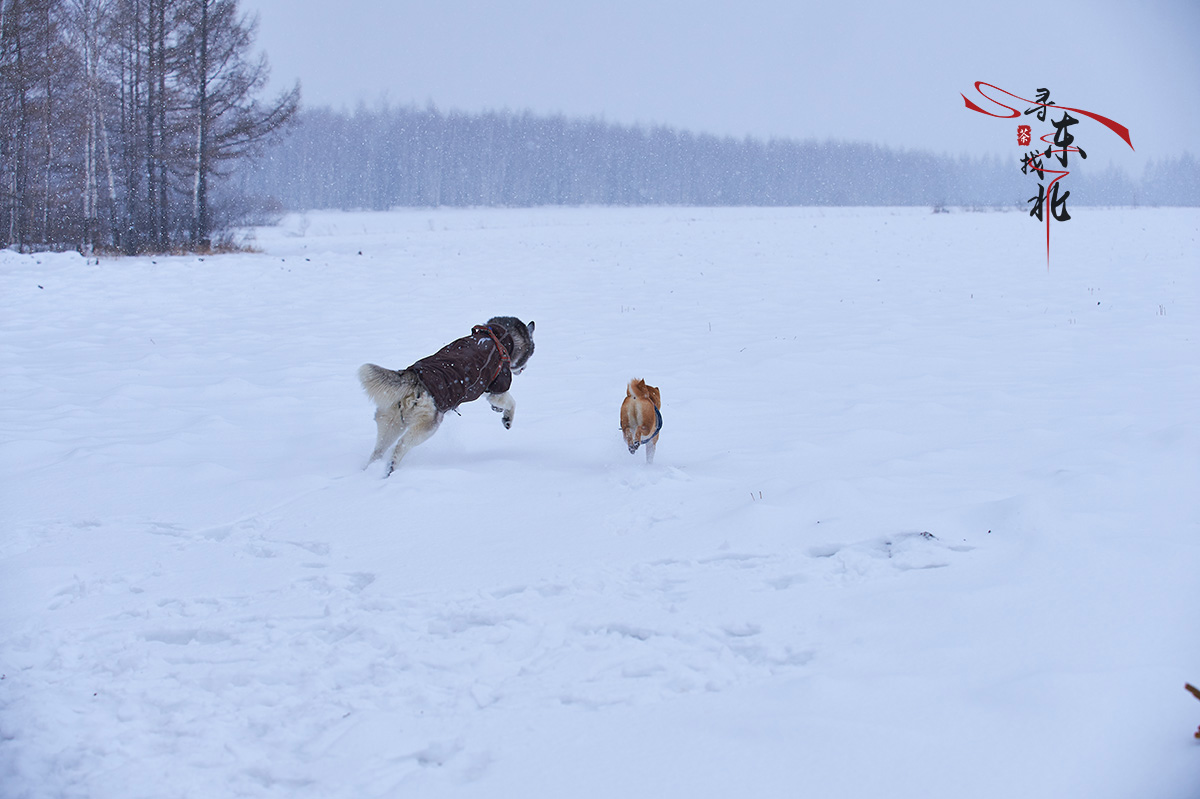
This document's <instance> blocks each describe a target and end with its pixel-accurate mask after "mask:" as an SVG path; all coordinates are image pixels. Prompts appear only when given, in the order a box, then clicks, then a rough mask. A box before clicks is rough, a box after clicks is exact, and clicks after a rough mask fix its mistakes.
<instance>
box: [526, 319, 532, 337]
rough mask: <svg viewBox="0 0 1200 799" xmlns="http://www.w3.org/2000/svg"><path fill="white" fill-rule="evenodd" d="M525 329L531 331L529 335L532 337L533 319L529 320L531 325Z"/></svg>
mask: <svg viewBox="0 0 1200 799" xmlns="http://www.w3.org/2000/svg"><path fill="white" fill-rule="evenodd" d="M525 327H526V328H527V329H528V330H529V335H531V336H532V335H533V320H532V319H531V320H529V324H527V325H525Z"/></svg>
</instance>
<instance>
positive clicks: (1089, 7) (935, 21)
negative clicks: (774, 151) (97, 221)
mask: <svg viewBox="0 0 1200 799" xmlns="http://www.w3.org/2000/svg"><path fill="white" fill-rule="evenodd" d="M241 8H242V9H243V11H245V12H250V13H257V14H258V15H259V35H258V41H257V45H258V47H259V48H260V49H262V50H264V51H266V53H267V55H268V57H269V59H270V61H271V65H272V87H273V89H274V90H279V89H281V88H282V87H283V86H285V85H290V84H291V83H292V82H294V81H296V80H299V81H300V83H301V87H302V91H303V97H304V102H305V104H306V105H308V106H316V105H329V106H333V107H335V108H353V107H354V105H356V104H357V103H358V102H360V101H362V102H366V103H367V104H368V105H373V104H375V103H377V102H378V101H381V100H387V101H388V102H390V103H392V104H394V105H403V104H410V103H416V104H418V105H421V106H424V105H425V104H426V103H429V102H433V103H434V104H436V105H437V106H438V108H440V109H442V110H451V109H458V110H463V111H472V112H474V111H482V110H488V109H493V110H502V109H508V110H513V111H521V110H525V109H530V110H532V111H535V112H537V113H562V114H566V115H568V116H572V117H600V118H603V119H606V120H608V121H610V122H620V123H641V124H644V125H653V124H665V125H670V126H673V127H677V128H685V129H689V130H692V131H695V132H705V133H715V134H721V135H726V134H731V135H735V136H743V135H752V136H756V137H759V138H764V139H765V138H771V137H787V138H796V139H809V138H817V139H828V138H834V139H847V140H855V141H867V142H874V143H878V144H883V145H888V146H891V147H900V148H920V149H927V150H931V151H933V152H935V153H948V154H952V155H957V154H961V153H985V152H987V153H999V154H1013V155H1015V156H1018V157H1019V155H1020V152H1019V151H1020V150H1021V148H1020V147H1018V145H1017V143H1016V124H1017V121H1016V120H1003V121H1002V120H999V119H993V118H990V117H984V116H982V115H980V114H977V113H975V112H971V111H968V110H967V109H966V108H965V107H964V105H963V101H962V98H961V97H960V96H959V95H960V93H965V94H967V95H968V96H970V97H972V98H973V99H976V100H979V98H978V96H977V95H975V93H974V89H973V85H974V83H975V81H977V80H983V81H987V82H989V83H993V84H996V85H997V86H1000V87H1001V88H1004V89H1007V90H1009V91H1011V92H1013V93H1015V94H1018V95H1021V96H1023V97H1032V96H1033V94H1034V90H1035V89H1036V88H1038V87H1047V88H1049V89H1050V90H1051V97H1050V99H1051V100H1054V101H1055V102H1057V103H1058V104H1059V105H1066V106H1074V107H1077V108H1082V109H1085V110H1088V111H1092V112H1094V113H1098V114H1101V115H1104V116H1107V117H1110V118H1112V119H1114V120H1116V121H1117V122H1120V123H1121V124H1124V125H1125V126H1127V127H1128V128H1129V129H1130V132H1131V137H1132V140H1133V145H1134V147H1135V148H1136V152H1134V153H1131V152H1130V151H1129V148H1128V146H1127V145H1125V143H1124V142H1122V141H1121V140H1120V139H1118V138H1117V137H1116V136H1115V135H1113V134H1112V133H1110V132H1109V131H1107V130H1106V129H1104V128H1103V127H1101V126H1100V125H1099V124H1097V123H1095V122H1090V121H1087V120H1084V121H1083V122H1081V124H1080V126H1077V127H1075V128H1073V129H1072V130H1073V132H1074V133H1075V134H1076V139H1077V140H1076V144H1078V145H1080V146H1082V147H1083V148H1084V150H1085V151H1087V153H1088V157H1089V165H1091V164H1097V162H1098V164H1097V165H1098V166H1101V167H1102V166H1105V165H1107V163H1109V161H1112V162H1114V163H1117V164H1118V165H1121V166H1124V167H1126V168H1129V169H1131V171H1135V172H1136V173H1140V166H1141V165H1142V164H1144V163H1145V161H1146V159H1149V158H1160V157H1162V156H1164V155H1178V154H1180V153H1182V152H1184V151H1190V152H1191V153H1192V154H1193V155H1196V156H1200V0H1146V1H1145V2H1141V3H1138V4H1136V8H1137V10H1134V9H1135V5H1134V4H1132V3H1118V2H1109V1H1103V2H1090V3H1087V2H1083V3H1081V2H1064V1H1063V0H1055V1H1054V2H1006V3H996V2H992V0H988V2H972V0H957V1H956V2H948V1H946V0H937V1H936V2H917V3H899V2H875V1H871V2H854V1H853V0H851V1H850V2H839V1H838V0H827V2H823V3H820V4H816V3H805V2H801V1H800V0H739V1H738V2H727V3H726V2H712V1H711V0H691V2H682V1H678V0H504V2H494V1H491V0H489V1H487V2H482V1H479V0H422V2H409V1H408V0H338V2H330V1H329V0H242V3H241ZM981 104H982V103H981ZM1014 104H1015V103H1014ZM1019 110H1024V108H1021V109H1019ZM1031 119H1032V117H1025V118H1023V120H1022V121H1029V120H1031ZM1038 132H1041V131H1039V130H1038V129H1037V127H1036V121H1035V133H1038Z"/></svg>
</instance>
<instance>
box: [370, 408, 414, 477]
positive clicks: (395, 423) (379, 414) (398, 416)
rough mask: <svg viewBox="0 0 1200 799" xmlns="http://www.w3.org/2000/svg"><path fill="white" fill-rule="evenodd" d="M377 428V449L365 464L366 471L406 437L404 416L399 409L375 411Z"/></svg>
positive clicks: (379, 409) (378, 409)
mask: <svg viewBox="0 0 1200 799" xmlns="http://www.w3.org/2000/svg"><path fill="white" fill-rule="evenodd" d="M375 426H376V427H377V428H378V429H379V434H378V436H377V437H376V439H375V449H374V451H373V452H372V453H371V457H370V459H369V460H368V461H367V462H366V463H365V464H363V468H364V469H365V468H367V467H368V466H370V465H371V464H372V463H374V462H375V461H377V460H379V459H380V458H382V457H383V453H384V450H386V449H387V448H388V447H390V446H391V445H392V444H394V443H395V442H396V439H398V438H400V436H402V435H404V428H405V427H406V425H405V423H404V414H403V413H401V411H400V409H399V408H398V407H391V408H377V409H376V410H375Z"/></svg>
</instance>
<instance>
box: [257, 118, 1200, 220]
mask: <svg viewBox="0 0 1200 799" xmlns="http://www.w3.org/2000/svg"><path fill="white" fill-rule="evenodd" d="M238 179H239V185H240V186H241V187H242V189H243V190H244V192H246V193H247V194H248V195H253V196H256V197H258V198H259V199H260V201H263V202H267V203H270V204H273V205H274V206H275V207H277V208H280V209H282V210H307V209H317V208H341V209H355V208H364V209H386V208H392V207H397V206H438V205H448V206H492V205H499V206H531V205H564V204H565V205H588V204H595V205H641V204H672V205H930V206H939V205H941V206H951V205H953V206H988V207H1001V206H1002V207H1028V205H1029V197H1030V195H1031V194H1036V189H1037V181H1036V180H1035V179H1032V178H1031V176H1029V175H1023V174H1022V173H1021V169H1020V164H1019V162H1018V159H1017V158H1016V157H1015V156H1014V157H1013V158H1012V159H1007V160H1006V159H1000V158H997V157H979V158H969V157H957V158H950V157H939V156H937V155H934V154H932V153H928V152H922V151H913V150H897V149H892V148H887V147H881V146H878V145H872V144H861V143H848V142H838V141H823V142H822V141H794V140H769V141H762V140H758V139H754V138H744V139H741V138H731V137H717V136H711V135H704V134H693V133H690V132H687V131H682V130H677V129H674V128H669V127H661V126H659V127H643V126H638V125H619V124H610V123H607V122H604V121H603V120H598V119H568V118H564V117H562V116H539V115H535V114H532V113H529V112H522V113H516V112H487V113H479V114H467V113H462V112H449V113H445V112H442V111H439V110H438V109H437V108H435V107H432V106H430V107H426V108H416V107H389V106H386V105H383V106H378V107H375V108H368V107H365V106H360V107H358V108H357V109H355V110H353V111H334V110H332V109H329V108H314V109H305V110H303V111H301V112H300V113H299V114H298V117H297V121H296V124H295V126H294V129H293V130H292V131H291V132H290V133H289V135H288V137H287V138H286V139H281V140H279V141H277V142H275V143H273V144H272V145H271V146H270V147H269V148H268V149H267V150H266V152H265V154H264V156H263V157H262V158H260V159H257V160H256V161H255V162H253V163H247V164H246V165H245V167H244V169H242V170H240V171H239V175H238ZM1069 181H1070V182H1069V183H1068V184H1067V185H1066V186H1065V188H1072V189H1074V192H1073V195H1072V202H1073V203H1080V204H1087V205H1138V204H1164V205H1179V204H1184V205H1187V204H1191V205H1195V204H1200V188H1197V187H1200V169H1197V164H1196V162H1195V161H1194V160H1193V159H1192V158H1191V157H1190V156H1184V157H1182V158H1179V159H1174V160H1169V161H1164V162H1159V163H1158V164H1157V165H1153V166H1152V167H1151V168H1149V169H1148V170H1147V173H1146V175H1144V176H1142V178H1140V179H1139V180H1134V179H1132V178H1130V177H1128V176H1127V175H1126V174H1125V173H1124V172H1122V171H1120V170H1117V169H1114V168H1111V167H1110V168H1105V169H1101V168H1099V167H1093V166H1092V165H1091V164H1088V165H1087V166H1086V167H1084V168H1081V169H1078V170H1077V171H1076V173H1075V174H1072V175H1071V176H1070V178H1069Z"/></svg>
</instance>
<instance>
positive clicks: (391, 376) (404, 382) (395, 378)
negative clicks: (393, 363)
mask: <svg viewBox="0 0 1200 799" xmlns="http://www.w3.org/2000/svg"><path fill="white" fill-rule="evenodd" d="M358 379H359V381H361V382H362V385H363V388H365V389H366V390H367V396H368V397H370V398H371V401H372V402H374V403H375V405H376V406H377V407H380V408H397V407H398V408H401V409H402V410H403V408H404V407H405V406H406V405H411V404H412V403H413V402H414V401H415V400H416V393H417V392H416V390H417V389H418V388H419V387H420V385H421V384H420V381H418V380H417V376H416V375H414V374H413V373H412V372H409V371H403V372H397V371H395V370H394V369H384V368H383V367H382V366H376V365H375V364H373V363H364V364H363V365H362V366H360V367H358Z"/></svg>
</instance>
